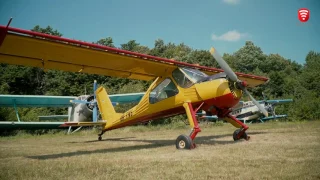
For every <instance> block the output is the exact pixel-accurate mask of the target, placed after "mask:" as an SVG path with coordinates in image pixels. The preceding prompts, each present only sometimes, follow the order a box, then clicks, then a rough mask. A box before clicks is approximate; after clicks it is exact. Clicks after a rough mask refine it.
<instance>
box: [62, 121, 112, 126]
mask: <svg viewBox="0 0 320 180" xmlns="http://www.w3.org/2000/svg"><path fill="white" fill-rule="evenodd" d="M105 124H106V122H105V121H99V122H66V123H64V124H62V125H61V126H60V127H69V126H71V127H80V126H102V125H105Z"/></svg>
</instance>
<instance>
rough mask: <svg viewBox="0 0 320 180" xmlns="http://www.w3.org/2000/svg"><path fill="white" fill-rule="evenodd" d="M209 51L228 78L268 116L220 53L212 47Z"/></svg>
mask: <svg viewBox="0 0 320 180" xmlns="http://www.w3.org/2000/svg"><path fill="white" fill-rule="evenodd" d="M210 53H211V55H212V56H213V57H214V59H215V60H216V61H217V62H218V64H219V65H220V67H221V68H222V69H223V70H224V72H225V73H226V74H227V76H228V78H229V79H230V80H231V81H233V82H236V84H237V86H238V87H240V89H241V90H242V91H244V92H245V93H246V94H247V95H248V96H249V98H250V99H251V101H252V102H253V103H254V104H255V105H256V106H257V107H258V108H259V110H260V111H261V112H262V113H263V114H264V115H265V116H266V117H268V112H267V111H266V109H265V108H263V107H262V106H261V105H260V103H259V102H258V101H256V100H255V99H254V98H253V97H252V96H251V94H250V93H249V91H248V90H247V88H246V87H245V83H244V82H242V81H241V80H240V79H238V77H237V75H236V74H235V73H234V72H233V70H232V69H231V68H230V66H229V65H228V64H227V63H226V61H225V60H224V59H223V58H222V57H221V56H220V54H219V53H218V52H217V51H216V50H215V49H214V48H213V47H212V48H211V49H210Z"/></svg>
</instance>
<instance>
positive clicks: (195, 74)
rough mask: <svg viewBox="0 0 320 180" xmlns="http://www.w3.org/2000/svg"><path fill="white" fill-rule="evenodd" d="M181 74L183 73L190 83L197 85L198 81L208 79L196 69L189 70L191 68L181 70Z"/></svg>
mask: <svg viewBox="0 0 320 180" xmlns="http://www.w3.org/2000/svg"><path fill="white" fill-rule="evenodd" d="M181 70H182V71H183V72H185V73H186V74H187V75H188V77H189V78H190V80H191V81H193V82H194V83H197V82H198V81H200V80H202V79H203V78H205V77H208V75H206V74H205V73H203V72H201V71H199V70H197V69H191V68H181Z"/></svg>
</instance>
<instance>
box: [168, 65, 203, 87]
mask: <svg viewBox="0 0 320 180" xmlns="http://www.w3.org/2000/svg"><path fill="white" fill-rule="evenodd" d="M172 77H173V79H174V80H175V81H176V82H177V84H178V85H179V86H181V87H183V88H188V87H190V86H192V85H193V84H194V83H197V82H198V81H200V80H201V79H203V78H205V77H208V75H206V74H205V73H203V72H201V71H199V70H197V69H189V68H177V69H175V70H174V71H173V72H172Z"/></svg>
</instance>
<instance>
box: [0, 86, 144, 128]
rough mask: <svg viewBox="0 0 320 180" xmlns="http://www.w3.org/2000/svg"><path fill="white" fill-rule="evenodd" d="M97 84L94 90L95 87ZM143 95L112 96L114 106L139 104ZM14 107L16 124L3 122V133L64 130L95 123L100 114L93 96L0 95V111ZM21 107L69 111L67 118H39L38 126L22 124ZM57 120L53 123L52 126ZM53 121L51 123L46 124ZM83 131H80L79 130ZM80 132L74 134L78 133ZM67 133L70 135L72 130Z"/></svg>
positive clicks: (0, 124)
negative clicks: (77, 123) (84, 123)
mask: <svg viewBox="0 0 320 180" xmlns="http://www.w3.org/2000/svg"><path fill="white" fill-rule="evenodd" d="M96 86H97V85H96V82H95V83H94V87H96ZM143 95H144V93H127V94H114V95H110V99H111V101H112V104H113V106H116V105H118V104H126V103H136V102H139V101H140V99H141V98H142V96H143ZM1 107H13V108H14V110H15V113H16V117H17V121H0V130H19V129H20V130H21V129H25V130H30V129H65V128H68V127H64V126H61V125H63V124H64V123H65V121H68V122H92V121H93V122H96V121H97V116H98V114H97V110H94V109H95V108H96V100H95V97H94V95H81V96H78V97H77V96H45V95H0V108H1ZM18 107H61V108H68V114H67V115H49V116H39V122H29V121H28V122H23V121H21V120H20V116H19V112H18ZM52 120H54V122H52ZM43 121H51V122H43ZM80 128H81V127H80ZM80 128H77V129H76V130H75V131H73V132H76V131H78V130H79V129H80ZM68 133H71V127H69V130H68Z"/></svg>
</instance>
